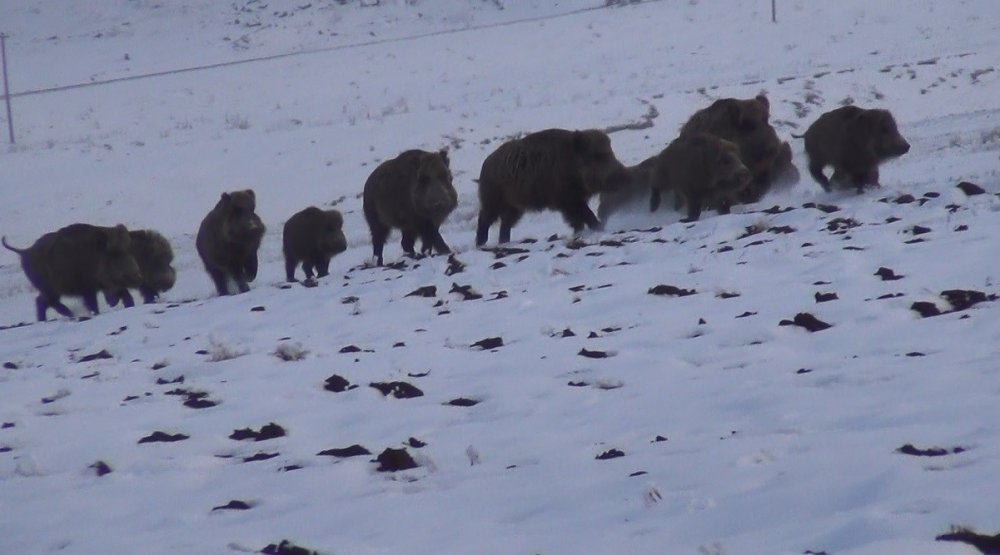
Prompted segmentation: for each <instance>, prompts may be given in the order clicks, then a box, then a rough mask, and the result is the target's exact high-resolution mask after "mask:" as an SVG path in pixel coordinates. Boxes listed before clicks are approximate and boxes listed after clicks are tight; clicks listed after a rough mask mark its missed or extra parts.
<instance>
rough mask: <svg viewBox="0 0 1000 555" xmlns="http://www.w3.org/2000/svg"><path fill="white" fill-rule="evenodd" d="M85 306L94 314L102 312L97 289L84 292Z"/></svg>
mask: <svg viewBox="0 0 1000 555" xmlns="http://www.w3.org/2000/svg"><path fill="white" fill-rule="evenodd" d="M132 304H135V303H132ZM83 306H85V307H87V310H89V311H90V312H91V313H92V314H100V313H101V310H100V308H98V306H97V291H88V292H87V293H84V294H83Z"/></svg>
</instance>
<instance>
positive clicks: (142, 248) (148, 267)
mask: <svg viewBox="0 0 1000 555" xmlns="http://www.w3.org/2000/svg"><path fill="white" fill-rule="evenodd" d="M128 235H129V240H130V241H129V243H130V246H129V252H130V253H132V257H133V258H135V261H136V262H137V263H138V264H139V272H140V273H142V283H140V284H139V293H141V294H142V299H143V302H145V303H146V304H149V303H152V302H155V301H156V298H157V297H158V296H159V295H160V293H164V292H166V291H169V290H170V288H171V287H173V286H174V281H176V279H177V273H176V272H175V271H174V268H173V266H171V265H170V264H171V263H172V262H173V261H174V250H173V249H172V248H170V242H169V241H167V239H166V238H165V237H164V236H163V235H160V234H159V233H157V232H156V231H154V230H152V229H140V230H132V231H129V232H128ZM104 298H105V299H107V301H108V304H110V305H111V306H115V305H116V304H118V299H122V300H123V301H124V302H125V306H132V305H133V304H134V302H135V301H133V300H132V294H131V293H129V290H128V289H120V290H117V291H112V290H105V292H104Z"/></svg>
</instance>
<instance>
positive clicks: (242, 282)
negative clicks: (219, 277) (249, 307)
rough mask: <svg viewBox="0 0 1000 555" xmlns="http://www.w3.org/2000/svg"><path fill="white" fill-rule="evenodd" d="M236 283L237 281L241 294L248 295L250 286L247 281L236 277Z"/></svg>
mask: <svg viewBox="0 0 1000 555" xmlns="http://www.w3.org/2000/svg"><path fill="white" fill-rule="evenodd" d="M235 281H236V288H237V289H238V290H239V292H240V293H246V292H247V291H249V290H250V284H249V283H247V280H246V279H244V278H243V276H239V277H236V278H235Z"/></svg>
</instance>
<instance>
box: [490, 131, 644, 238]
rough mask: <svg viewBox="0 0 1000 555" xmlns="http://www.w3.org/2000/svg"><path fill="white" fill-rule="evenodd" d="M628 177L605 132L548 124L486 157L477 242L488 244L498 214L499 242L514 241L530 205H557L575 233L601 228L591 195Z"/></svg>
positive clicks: (537, 207)
mask: <svg viewBox="0 0 1000 555" xmlns="http://www.w3.org/2000/svg"><path fill="white" fill-rule="evenodd" d="M628 182H629V172H628V170H627V169H626V168H625V166H623V165H622V163H621V162H619V161H618V159H617V158H616V157H615V153H614V151H612V150H611V139H610V138H608V135H607V133H604V132H603V131H599V130H596V129H589V130H581V131H570V130H566V129H547V130H545V131H538V132H535V133H531V134H529V135H526V136H524V137H522V138H520V139H514V140H511V141H507V142H506V143H504V144H502V145H500V147H499V148H497V149H496V150H495V151H493V153H492V154H490V155H489V156H487V157H486V160H484V161H483V167H482V170H481V171H480V174H479V203H480V210H479V222H478V227H477V229H476V245H479V246H482V245H483V244H485V243H486V240H487V239H488V238H489V232H490V226H492V225H493V222H495V221H496V220H497V219H498V218H499V219H500V237H499V242H500V243H506V242H508V241H510V230H511V228H512V227H514V224H516V223H517V222H518V220H520V219H521V216H523V215H524V212H525V211H526V210H545V209H551V210H558V211H559V212H561V213H562V215H563V218H564V219H565V220H566V223H568V224H569V225H570V226H571V227H572V228H573V231H574V232H576V233H579V232H580V231H582V230H583V228H584V227H585V226H589V227H590V228H591V229H598V230H599V229H602V227H603V226H602V224H601V222H600V221H599V220H598V219H597V216H595V215H594V213H593V212H592V211H591V210H590V206H589V205H588V200H589V199H590V197H591V196H592V195H594V194H597V193H601V192H604V191H613V190H616V189H619V188H621V187H623V186H625V185H626V184H627V183H628Z"/></svg>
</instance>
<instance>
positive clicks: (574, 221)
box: [562, 199, 604, 233]
mask: <svg viewBox="0 0 1000 555" xmlns="http://www.w3.org/2000/svg"><path fill="white" fill-rule="evenodd" d="M562 213H563V217H565V218H566V221H567V222H568V223H569V225H570V226H571V227H572V228H573V231H574V232H576V233H580V232H581V231H583V228H584V227H585V226H586V227H590V229H593V230H596V231H600V230H602V229H604V226H603V225H601V222H600V220H598V219H597V216H595V215H594V212H593V211H592V210H591V209H590V207H589V206H587V201H586V199H580V200H579V201H578V202H574V203H571V204H568V205H566V206H564V207H563V209H562Z"/></svg>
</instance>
